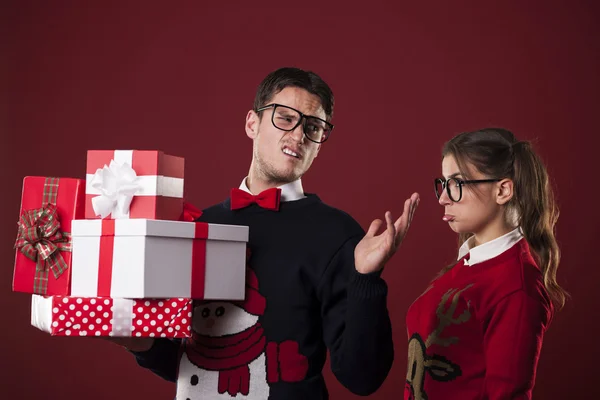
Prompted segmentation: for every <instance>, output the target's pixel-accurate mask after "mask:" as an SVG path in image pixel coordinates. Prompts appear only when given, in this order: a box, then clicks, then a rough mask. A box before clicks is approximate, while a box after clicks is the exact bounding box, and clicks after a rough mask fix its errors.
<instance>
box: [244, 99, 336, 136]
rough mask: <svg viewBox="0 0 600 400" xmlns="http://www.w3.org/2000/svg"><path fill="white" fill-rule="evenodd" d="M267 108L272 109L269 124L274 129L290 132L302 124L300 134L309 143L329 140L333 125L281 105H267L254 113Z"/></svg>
mask: <svg viewBox="0 0 600 400" xmlns="http://www.w3.org/2000/svg"><path fill="white" fill-rule="evenodd" d="M267 108H272V109H273V113H272V114H271V123H273V126H274V127H275V128H277V129H281V130H282V131H286V132H291V131H293V130H294V129H296V128H297V127H298V125H300V124H302V132H304V136H306V138H307V139H308V140H310V141H311V142H315V143H323V142H324V141H326V140H327V139H329V135H331V131H332V130H333V125H332V124H331V123H329V122H327V121H325V120H324V119H321V118H317V117H313V116H311V115H305V114H303V113H301V112H300V111H298V110H296V109H295V108H292V107H288V106H284V105H282V104H276V103H272V104H267V105H266V106H263V107H261V108H259V109H258V110H256V112H257V113H258V112H261V111H264V110H266V109H267Z"/></svg>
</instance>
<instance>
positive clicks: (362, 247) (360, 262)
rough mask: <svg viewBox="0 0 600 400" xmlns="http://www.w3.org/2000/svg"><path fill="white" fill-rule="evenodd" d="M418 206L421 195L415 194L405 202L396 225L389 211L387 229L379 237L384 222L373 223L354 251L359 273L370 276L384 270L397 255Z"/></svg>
mask: <svg viewBox="0 0 600 400" xmlns="http://www.w3.org/2000/svg"><path fill="white" fill-rule="evenodd" d="M418 205H419V194H418V193H413V195H412V196H410V198H409V199H406V201H405V202H404V212H403V213H402V215H401V216H400V218H398V219H397V220H396V222H394V223H392V213H391V212H389V211H387V212H386V213H385V220H386V223H387V227H386V230H385V231H383V232H382V233H381V234H379V235H377V231H378V230H379V228H381V226H382V225H383V221H381V220H380V219H376V220H375V221H373V222H371V226H370V227H369V230H368V231H367V233H366V235H365V237H364V238H363V239H362V240H361V241H360V242H359V243H358V244H357V245H356V249H354V265H355V267H356V270H357V271H358V272H360V273H361V274H368V273H371V272H376V271H379V270H380V269H382V268H383V266H384V265H385V263H386V262H387V261H388V260H389V259H390V258H391V257H392V256H393V255H394V253H396V250H397V249H398V247H399V246H400V243H402V240H403V239H404V237H405V236H406V232H408V228H409V226H410V223H411V222H412V219H413V215H414V213H415V210H416V208H417V206H418Z"/></svg>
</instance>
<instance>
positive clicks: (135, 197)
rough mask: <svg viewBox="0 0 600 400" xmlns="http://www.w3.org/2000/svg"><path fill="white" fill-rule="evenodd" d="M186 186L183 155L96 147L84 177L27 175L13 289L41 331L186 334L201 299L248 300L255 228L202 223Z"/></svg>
mask: <svg viewBox="0 0 600 400" xmlns="http://www.w3.org/2000/svg"><path fill="white" fill-rule="evenodd" d="M183 187H184V159H183V158H181V157H175V156H170V155H167V154H164V153H163V152H161V151H145V150H144V151H141V150H129V151H127V150H116V151H88V153H87V172H86V179H85V180H83V179H73V178H48V177H26V178H25V179H24V181H23V192H22V196H21V210H20V218H19V223H18V225H19V227H18V234H17V240H16V243H15V252H16V256H15V267H14V275H13V290H14V291H17V292H25V293H31V294H32V304H31V323H32V325H33V326H35V327H37V328H39V329H41V330H43V331H46V332H49V333H50V334H52V335H57V336H115V337H128V336H133V337H168V338H182V337H189V336H191V329H192V317H193V301H194V300H226V301H239V300H243V299H244V296H245V277H246V243H247V241H248V227H246V226H234V225H220V224H208V223H203V222H193V220H194V217H196V216H198V215H199V212H198V213H196V210H195V209H193V208H187V206H186V204H185V203H184V199H183ZM194 213H196V214H194Z"/></svg>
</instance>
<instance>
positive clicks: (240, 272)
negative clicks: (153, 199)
mask: <svg viewBox="0 0 600 400" xmlns="http://www.w3.org/2000/svg"><path fill="white" fill-rule="evenodd" d="M71 230H72V243H73V260H72V266H71V268H72V271H71V296H80V297H103V296H106V297H116V298H132V299H141V298H173V297H181V298H192V299H208V300H243V299H244V296H245V279H246V243H247V242H248V235H249V232H248V227H247V226H238V225H221V224H208V223H204V222H181V221H165V220H151V219H117V220H109V219H105V220H73V221H72V228H71Z"/></svg>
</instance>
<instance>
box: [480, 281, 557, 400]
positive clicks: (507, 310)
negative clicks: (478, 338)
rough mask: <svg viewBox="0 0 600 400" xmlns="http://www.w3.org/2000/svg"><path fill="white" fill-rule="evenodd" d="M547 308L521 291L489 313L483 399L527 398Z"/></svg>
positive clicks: (533, 379) (505, 299)
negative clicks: (484, 394)
mask: <svg viewBox="0 0 600 400" xmlns="http://www.w3.org/2000/svg"><path fill="white" fill-rule="evenodd" d="M549 319H550V309H549V307H547V305H546V303H544V302H543V301H542V300H541V299H539V298H534V297H532V296H531V295H528V294H527V293H525V292H524V291H522V290H519V291H517V292H515V293H512V294H510V295H508V296H507V297H505V298H504V299H502V300H501V301H500V302H499V303H498V304H496V305H495V306H494V308H493V309H492V310H491V311H490V313H489V317H488V324H487V327H486V329H485V334H484V335H485V336H484V351H485V359H486V375H485V393H486V396H485V397H486V398H488V399H490V400H496V399H531V396H532V390H533V386H534V384H535V374H536V369H537V364H538V359H539V356H540V351H541V348H542V340H543V336H544V332H545V330H546V326H547V324H548V322H549Z"/></svg>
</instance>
